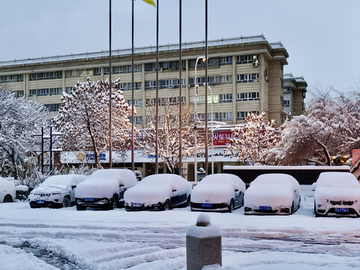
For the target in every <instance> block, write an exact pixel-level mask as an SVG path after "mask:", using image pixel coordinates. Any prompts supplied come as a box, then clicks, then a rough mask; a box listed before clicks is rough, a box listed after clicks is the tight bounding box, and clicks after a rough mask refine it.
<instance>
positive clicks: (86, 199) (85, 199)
mask: <svg viewBox="0 0 360 270" xmlns="http://www.w3.org/2000/svg"><path fill="white" fill-rule="evenodd" d="M93 201H94V198H84V202H93Z"/></svg>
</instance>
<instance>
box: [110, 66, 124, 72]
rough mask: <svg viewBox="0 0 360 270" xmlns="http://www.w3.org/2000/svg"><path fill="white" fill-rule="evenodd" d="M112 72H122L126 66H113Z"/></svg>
mask: <svg viewBox="0 0 360 270" xmlns="http://www.w3.org/2000/svg"><path fill="white" fill-rule="evenodd" d="M113 73H114V74H123V73H126V66H120V67H113Z"/></svg>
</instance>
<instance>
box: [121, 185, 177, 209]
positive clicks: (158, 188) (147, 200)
mask: <svg viewBox="0 0 360 270" xmlns="http://www.w3.org/2000/svg"><path fill="white" fill-rule="evenodd" d="M171 195H172V189H171V185H137V186H134V187H132V188H129V189H128V190H127V191H125V194H124V200H125V203H127V204H131V203H141V204H144V205H145V206H150V205H152V204H157V203H159V202H161V203H163V202H165V201H166V200H167V199H169V198H170V197H171Z"/></svg>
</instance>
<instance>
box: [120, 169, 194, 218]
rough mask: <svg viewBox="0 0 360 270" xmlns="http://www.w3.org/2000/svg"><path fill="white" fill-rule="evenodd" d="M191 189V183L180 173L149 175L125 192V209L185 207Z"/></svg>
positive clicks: (188, 200)
mask: <svg viewBox="0 0 360 270" xmlns="http://www.w3.org/2000/svg"><path fill="white" fill-rule="evenodd" d="M191 189H192V185H191V183H189V182H188V181H187V180H186V179H185V178H183V177H181V176H180V175H176V174H166V173H165V174H153V175H149V176H147V177H145V178H144V179H143V180H141V182H139V183H138V184H137V185H136V186H134V187H132V188H130V189H128V190H127V191H126V192H125V194H124V199H125V209H126V210H127V211H129V210H146V209H153V210H166V209H172V208H174V207H185V206H187V205H188V204H189V202H190V195H191Z"/></svg>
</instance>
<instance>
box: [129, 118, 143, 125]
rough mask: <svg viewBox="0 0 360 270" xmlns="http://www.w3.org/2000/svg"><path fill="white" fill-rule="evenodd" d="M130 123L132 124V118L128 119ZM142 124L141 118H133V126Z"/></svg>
mask: <svg viewBox="0 0 360 270" xmlns="http://www.w3.org/2000/svg"><path fill="white" fill-rule="evenodd" d="M129 120H130V123H132V117H131V116H130V117H129ZM141 123H142V116H134V124H135V125H140V124H141Z"/></svg>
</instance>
